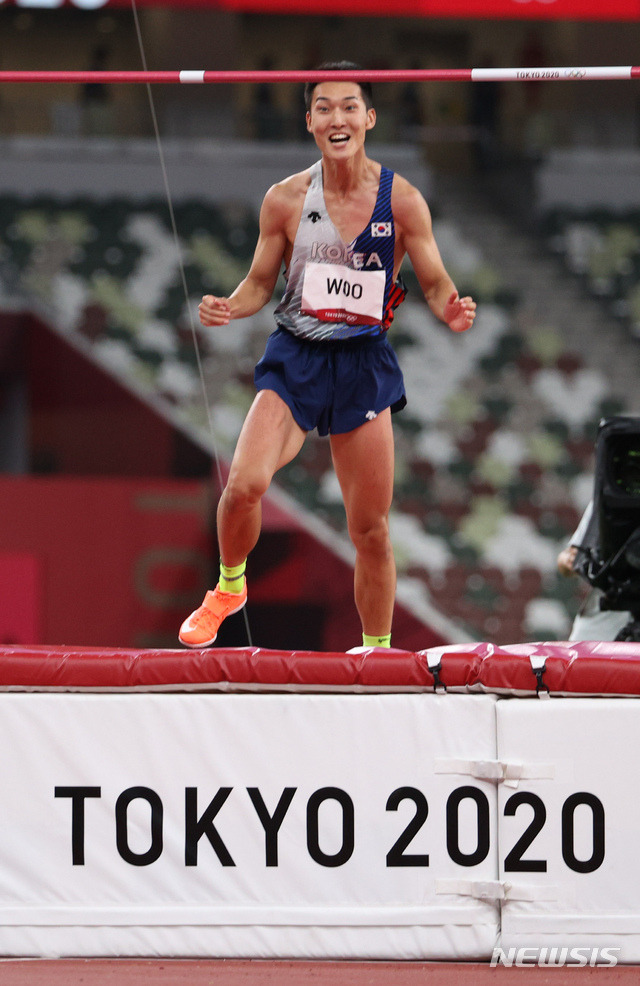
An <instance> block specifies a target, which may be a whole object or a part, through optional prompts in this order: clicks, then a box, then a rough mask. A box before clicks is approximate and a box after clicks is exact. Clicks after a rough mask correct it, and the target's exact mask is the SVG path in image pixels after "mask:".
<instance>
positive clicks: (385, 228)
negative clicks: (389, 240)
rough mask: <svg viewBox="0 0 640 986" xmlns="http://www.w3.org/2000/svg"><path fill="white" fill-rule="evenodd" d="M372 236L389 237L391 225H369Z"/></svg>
mask: <svg viewBox="0 0 640 986" xmlns="http://www.w3.org/2000/svg"><path fill="white" fill-rule="evenodd" d="M371 235H372V236H391V223H371Z"/></svg>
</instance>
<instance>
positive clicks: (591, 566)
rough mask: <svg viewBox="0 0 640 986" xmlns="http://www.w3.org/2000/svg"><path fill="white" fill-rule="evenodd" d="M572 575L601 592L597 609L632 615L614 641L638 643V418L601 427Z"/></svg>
mask: <svg viewBox="0 0 640 986" xmlns="http://www.w3.org/2000/svg"><path fill="white" fill-rule="evenodd" d="M574 569H575V571H577V572H578V573H579V574H580V575H582V576H583V578H585V579H586V580H587V581H588V582H589V583H590V584H591V585H592V586H594V587H595V588H598V589H600V590H601V591H602V593H603V596H602V598H601V601H600V608H601V609H611V610H622V611H624V610H628V611H629V612H630V613H631V621H630V622H629V623H628V624H627V625H626V626H625V627H624V629H623V630H621V631H620V633H619V634H618V637H617V638H616V639H617V640H639V641H640V417H631V416H622V415H619V416H616V417H611V418H603V420H602V421H601V422H600V426H599V428H598V435H597V438H596V465H595V482H594V492H593V504H592V512H591V517H590V520H589V523H588V525H587V529H586V532H585V534H584V536H583V538H582V539H581V544H580V546H579V549H578V557H577V559H576V562H575V563H574Z"/></svg>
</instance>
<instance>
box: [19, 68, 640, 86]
mask: <svg viewBox="0 0 640 986" xmlns="http://www.w3.org/2000/svg"><path fill="white" fill-rule="evenodd" d="M638 78H640V66H638V65H609V66H605V65H592V66H586V67H561V68H463V69H372V70H371V71H366V70H364V69H362V70H361V69H357V70H356V69H353V70H350V71H344V72H342V71H340V72H338V71H335V70H319V71H316V72H314V71H312V70H305V71H297V70H291V71H289V70H286V71H285V70H282V71H261V70H256V71H252V70H246V71H209V70H207V69H186V70H182V71H162V72H150V71H136V72H108V71H86V72H82V71H28V70H27V71H19V72H17V71H15V72H14V71H0V84H1V83H3V82H23V83H33V82H45V83H47V82H48V83H59V82H70V83H78V84H83V85H84V84H87V83H102V84H112V85H115V84H120V83H125V84H131V83H163V84H166V83H169V84H173V83H188V84H189V83H196V84H197V83H262V82H298V83H300V82H335V81H338V80H339V81H345V82H376V83H377V82H580V81H588V80H606V79H638Z"/></svg>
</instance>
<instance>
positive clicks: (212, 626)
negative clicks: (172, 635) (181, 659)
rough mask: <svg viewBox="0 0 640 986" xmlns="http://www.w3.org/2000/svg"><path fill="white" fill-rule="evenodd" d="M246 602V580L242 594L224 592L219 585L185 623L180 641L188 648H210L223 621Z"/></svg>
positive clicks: (181, 628) (179, 635)
mask: <svg viewBox="0 0 640 986" xmlns="http://www.w3.org/2000/svg"><path fill="white" fill-rule="evenodd" d="M246 601H247V581H246V579H245V583H244V588H243V590H242V592H223V591H222V589H221V588H220V585H219V584H218V585H217V586H216V587H215V589H214V590H213V591H209V592H207V594H206V596H205V597H204V601H203V603H202V606H199V607H198V609H196V610H195V611H194V612H193V613H192V614H191V616H189V617H187V619H186V620H185V621H184V623H183V624H182V626H181V627H180V633H179V634H178V640H179V641H180V643H181V644H184V645H185V646H186V647H208V646H209V644H212V643H213V642H214V640H215V639H216V637H217V636H218V630H219V629H220V624H221V623H222V621H223V620H226V618H227V616H231V615H232V614H233V613H237V612H238V611H239V610H241V609H242V607H243V606H244V604H245V603H246Z"/></svg>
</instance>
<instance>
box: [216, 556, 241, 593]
mask: <svg viewBox="0 0 640 986" xmlns="http://www.w3.org/2000/svg"><path fill="white" fill-rule="evenodd" d="M246 567H247V559H246V558H245V560H244V561H243V562H241V563H240V565H224V564H223V562H222V560H221V561H220V588H221V589H222V591H223V592H242V590H243V589H244V572H245V569H246Z"/></svg>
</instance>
